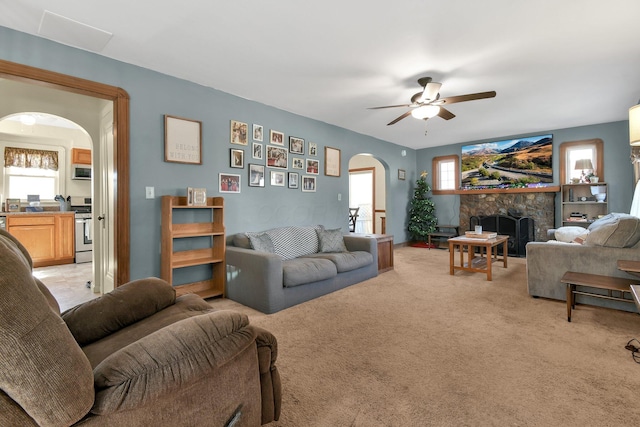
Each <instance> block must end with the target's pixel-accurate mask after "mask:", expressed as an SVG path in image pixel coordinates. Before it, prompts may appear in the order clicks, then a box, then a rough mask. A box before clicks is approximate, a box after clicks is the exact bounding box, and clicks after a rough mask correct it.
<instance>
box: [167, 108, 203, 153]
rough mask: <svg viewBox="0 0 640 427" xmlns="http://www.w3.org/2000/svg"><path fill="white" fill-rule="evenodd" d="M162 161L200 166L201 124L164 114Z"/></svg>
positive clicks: (196, 121)
mask: <svg viewBox="0 0 640 427" xmlns="http://www.w3.org/2000/svg"><path fill="white" fill-rule="evenodd" d="M164 161H165V162H170V163H186V164H192V165H201V164H202V122H200V121H198V120H191V119H185V118H182V117H176V116H170V115H168V114H165V116H164Z"/></svg>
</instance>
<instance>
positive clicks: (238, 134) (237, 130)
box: [231, 120, 249, 145]
mask: <svg viewBox="0 0 640 427" xmlns="http://www.w3.org/2000/svg"><path fill="white" fill-rule="evenodd" d="M248 134H249V127H248V126H247V124H246V123H242V122H238V121H235V120H231V143H232V144H238V145H247V144H248V140H247V138H248Z"/></svg>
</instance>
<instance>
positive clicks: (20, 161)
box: [4, 147, 58, 171]
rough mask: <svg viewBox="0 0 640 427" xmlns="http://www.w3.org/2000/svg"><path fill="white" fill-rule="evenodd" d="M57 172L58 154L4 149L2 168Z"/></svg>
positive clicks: (28, 149)
mask: <svg viewBox="0 0 640 427" xmlns="http://www.w3.org/2000/svg"><path fill="white" fill-rule="evenodd" d="M9 166H15V167H18V168H34V169H49V170H54V171H57V170H58V152H57V151H47V150H33V149H30V148H16V147H5V149H4V167H9Z"/></svg>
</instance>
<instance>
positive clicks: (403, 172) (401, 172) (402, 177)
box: [398, 169, 407, 181]
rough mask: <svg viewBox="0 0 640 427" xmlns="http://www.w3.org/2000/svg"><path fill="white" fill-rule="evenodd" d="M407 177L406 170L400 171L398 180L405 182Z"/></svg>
mask: <svg viewBox="0 0 640 427" xmlns="http://www.w3.org/2000/svg"><path fill="white" fill-rule="evenodd" d="M406 177H407V173H406V172H405V171H404V169H398V179H399V180H401V181H404V180H405V178H406Z"/></svg>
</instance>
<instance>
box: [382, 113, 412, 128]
mask: <svg viewBox="0 0 640 427" xmlns="http://www.w3.org/2000/svg"><path fill="white" fill-rule="evenodd" d="M410 115H411V110H409V111H407V112H406V113H404V114H403V115H401V116H400V117H398V118H396V119H395V120H393V121H390V122H389V123H387V126H391V125H395V124H396V123H398V122H399V121H400V120H402V119H404V118H405V117H408V116H410Z"/></svg>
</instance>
